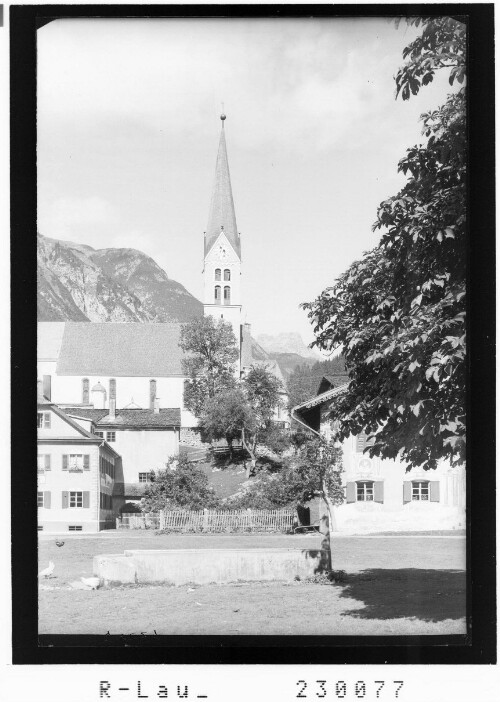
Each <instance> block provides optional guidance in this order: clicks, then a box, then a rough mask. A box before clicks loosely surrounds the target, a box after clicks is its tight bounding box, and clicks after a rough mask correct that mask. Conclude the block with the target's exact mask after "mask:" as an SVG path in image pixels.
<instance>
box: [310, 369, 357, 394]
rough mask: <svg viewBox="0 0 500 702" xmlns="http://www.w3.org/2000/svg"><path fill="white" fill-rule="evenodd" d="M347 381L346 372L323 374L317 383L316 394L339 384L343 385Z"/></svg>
mask: <svg viewBox="0 0 500 702" xmlns="http://www.w3.org/2000/svg"><path fill="white" fill-rule="evenodd" d="M348 382H349V376H348V375H347V373H338V374H335V375H324V376H323V377H322V378H321V380H320V383H319V385H318V390H317V394H318V395H320V394H321V393H323V392H326V391H327V390H330V389H331V388H338V387H340V386H341V385H345V384H346V383H348Z"/></svg>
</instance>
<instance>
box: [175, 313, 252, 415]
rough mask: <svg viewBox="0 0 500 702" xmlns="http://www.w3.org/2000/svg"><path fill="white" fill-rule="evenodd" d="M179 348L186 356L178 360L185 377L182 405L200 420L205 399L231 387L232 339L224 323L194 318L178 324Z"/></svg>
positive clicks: (234, 355)
mask: <svg viewBox="0 0 500 702" xmlns="http://www.w3.org/2000/svg"><path fill="white" fill-rule="evenodd" d="M179 346H180V347H181V349H182V350H183V351H184V352H185V353H186V354H187V356H186V358H183V359H182V370H183V372H184V373H185V374H186V375H187V376H188V377H187V379H186V381H185V384H184V404H185V406H186V407H187V408H188V409H189V410H191V412H192V413H193V414H194V415H195V416H196V417H200V416H201V413H202V411H203V405H204V403H205V402H206V400H208V399H209V398H213V397H215V395H216V394H217V393H218V392H221V391H222V390H226V389H227V388H230V387H233V386H234V384H235V377H234V364H235V361H236V360H237V358H238V348H237V342H236V337H235V336H234V334H233V330H232V328H231V325H230V324H229V323H228V322H225V321H224V320H222V319H218V320H215V319H214V318H213V317H210V316H208V317H196V318H194V319H193V320H192V321H191V322H188V323H187V324H183V325H182V327H181V336H180V341H179Z"/></svg>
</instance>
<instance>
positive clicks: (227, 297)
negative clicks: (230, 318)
mask: <svg viewBox="0 0 500 702" xmlns="http://www.w3.org/2000/svg"><path fill="white" fill-rule="evenodd" d="M224 304H225V305H230V304H231V288H230V287H229V285H225V286H224Z"/></svg>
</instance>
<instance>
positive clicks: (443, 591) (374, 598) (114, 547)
mask: <svg viewBox="0 0 500 702" xmlns="http://www.w3.org/2000/svg"><path fill="white" fill-rule="evenodd" d="M61 538H62V539H64V537H61ZM64 540H65V544H64V546H63V547H61V548H58V547H57V546H56V544H55V541H56V538H55V537H48V536H43V537H42V538H40V542H39V564H40V568H43V567H45V566H46V565H47V563H48V561H49V560H52V561H54V563H55V570H54V574H53V575H54V577H51V578H50V579H48V580H45V581H43V582H41V588H40V594H39V632H40V633H41V634H106V633H107V632H108V631H109V632H110V634H139V633H141V632H146V633H150V634H153V633H154V632H155V631H156V633H157V634H261V635H266V634H293V635H300V634H303V635H305V634H315V635H342V634H344V635H373V634H398V635H399V634H462V633H465V570H464V569H465V539H463V538H456V537H450V538H433V537H404V536H398V537H395V538H390V537H368V538H362V537H337V538H336V539H335V540H334V544H333V547H334V568H335V569H336V570H345V571H346V577H345V580H344V581H343V582H342V583H341V584H326V585H325V584H316V583H309V582H290V583H282V582H255V583H243V582H239V583H233V584H228V585H203V586H200V587H196V586H194V587H193V588H190V587H187V586H180V587H165V586H152V585H148V586H146V585H144V586H122V587H118V588H110V589H101V590H96V591H80V590H71V589H69V586H68V583H69V582H70V581H72V580H78V579H79V578H80V577H81V576H90V575H92V558H93V556H94V555H96V554H98V553H122V552H123V551H124V550H125V549H127V548H135V549H142V548H150V549H153V548H162V549H164V548H200V547H202V548H239V547H245V548H263V547H268V548H279V547H285V548H317V547H318V546H319V541H320V539H319V536H317V535H309V536H287V535H281V534H262V535H261V534H248V535H247V534H242V535H236V534H222V535H217V534H213V535H190V534H186V535H182V534H175V535H172V534H169V535H161V536H156V535H155V533H154V532H144V531H131V532H120V533H114V532H104V533H103V534H101V535H99V536H88V537H87V536H85V537H83V536H78V537H68V538H66V539H64Z"/></svg>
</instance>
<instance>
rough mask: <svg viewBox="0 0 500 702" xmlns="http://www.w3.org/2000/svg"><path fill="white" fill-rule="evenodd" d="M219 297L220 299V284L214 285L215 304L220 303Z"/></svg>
mask: <svg viewBox="0 0 500 702" xmlns="http://www.w3.org/2000/svg"><path fill="white" fill-rule="evenodd" d="M220 303H221V299H220V285H216V286H215V304H216V305H220Z"/></svg>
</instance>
